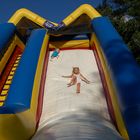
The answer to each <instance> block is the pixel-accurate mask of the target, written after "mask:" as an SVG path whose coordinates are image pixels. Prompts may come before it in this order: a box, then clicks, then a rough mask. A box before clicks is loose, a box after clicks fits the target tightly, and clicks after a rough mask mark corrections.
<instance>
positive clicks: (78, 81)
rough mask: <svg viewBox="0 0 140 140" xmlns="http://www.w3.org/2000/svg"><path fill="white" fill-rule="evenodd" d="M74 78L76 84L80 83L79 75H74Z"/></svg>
mask: <svg viewBox="0 0 140 140" xmlns="http://www.w3.org/2000/svg"><path fill="white" fill-rule="evenodd" d="M74 76H75V77H76V83H77V84H78V83H81V81H82V80H81V75H80V74H74Z"/></svg>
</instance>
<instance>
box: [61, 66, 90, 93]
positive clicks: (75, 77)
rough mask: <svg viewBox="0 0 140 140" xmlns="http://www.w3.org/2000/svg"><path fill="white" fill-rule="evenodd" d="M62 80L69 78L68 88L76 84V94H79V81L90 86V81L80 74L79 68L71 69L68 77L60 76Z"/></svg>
mask: <svg viewBox="0 0 140 140" xmlns="http://www.w3.org/2000/svg"><path fill="white" fill-rule="evenodd" d="M62 77H64V78H71V80H70V83H68V84H67V85H68V87H70V86H72V85H75V84H76V86H77V87H76V93H80V87H81V81H84V82H85V83H87V84H90V81H89V80H87V79H86V78H85V77H84V76H83V75H82V74H81V73H80V69H79V67H73V70H72V74H71V75H70V76H62Z"/></svg>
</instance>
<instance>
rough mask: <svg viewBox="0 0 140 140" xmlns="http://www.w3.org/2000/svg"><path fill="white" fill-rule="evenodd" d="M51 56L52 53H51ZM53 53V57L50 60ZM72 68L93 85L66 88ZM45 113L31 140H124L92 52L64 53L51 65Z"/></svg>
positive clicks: (45, 96) (44, 101)
mask: <svg viewBox="0 0 140 140" xmlns="http://www.w3.org/2000/svg"><path fill="white" fill-rule="evenodd" d="M51 53H52V52H51ZM51 53H50V56H51ZM73 67H79V68H80V72H81V73H82V74H83V75H84V76H85V77H86V78H87V79H88V80H90V81H91V83H90V84H86V83H84V82H82V84H81V92H80V93H79V94H77V93H76V85H74V86H71V87H67V83H69V81H70V79H69V78H63V77H62V76H63V75H66V76H67V75H70V74H71V73H72V68H73ZM44 91H45V92H44V100H43V110H42V115H41V119H40V123H39V127H38V130H37V132H36V134H35V136H34V137H33V138H32V140H56V139H57V140H103V139H104V140H121V139H122V138H121V137H120V136H119V134H118V132H117V131H116V129H115V128H114V126H113V125H112V123H111V120H110V117H109V113H108V108H107V104H106V100H105V96H104V90H103V87H102V83H101V79H100V75H99V70H98V67H97V63H96V60H95V57H94V53H93V51H92V50H64V51H61V52H60V56H59V58H58V59H57V58H55V59H54V60H53V61H50V57H49V63H48V69H47V76H46V83H45V90H44Z"/></svg>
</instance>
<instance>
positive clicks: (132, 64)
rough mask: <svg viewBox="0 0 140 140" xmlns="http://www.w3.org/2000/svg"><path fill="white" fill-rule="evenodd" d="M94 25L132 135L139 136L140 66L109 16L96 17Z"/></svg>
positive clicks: (139, 138)
mask: <svg viewBox="0 0 140 140" xmlns="http://www.w3.org/2000/svg"><path fill="white" fill-rule="evenodd" d="M92 26H93V30H94V32H95V34H96V36H97V38H98V40H99V42H100V45H101V47H102V50H103V52H104V55H105V57H106V60H107V64H108V68H109V69H110V74H111V78H112V81H113V83H114V84H115V87H116V89H117V97H118V102H119V107H120V110H121V113H122V117H123V119H124V122H125V125H126V128H127V131H128V134H129V137H130V139H131V140H140V66H138V64H137V63H136V61H135V59H134V57H133V55H132V53H131V52H130V50H129V49H128V47H127V46H126V45H125V43H124V42H123V40H122V38H121V37H120V35H119V34H118V33H117V31H116V30H115V28H114V27H113V26H112V24H111V22H110V21H109V20H108V19H107V18H105V17H99V18H95V19H94V20H93V21H92Z"/></svg>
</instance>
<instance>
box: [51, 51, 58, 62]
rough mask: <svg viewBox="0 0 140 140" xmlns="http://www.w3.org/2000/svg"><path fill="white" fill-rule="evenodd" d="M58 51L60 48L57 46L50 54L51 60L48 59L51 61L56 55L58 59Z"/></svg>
mask: <svg viewBox="0 0 140 140" xmlns="http://www.w3.org/2000/svg"><path fill="white" fill-rule="evenodd" d="M59 53H60V49H59V48H56V49H55V50H54V51H53V53H52V55H51V60H50V61H52V60H53V59H54V58H56V57H57V59H58V57H59Z"/></svg>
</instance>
